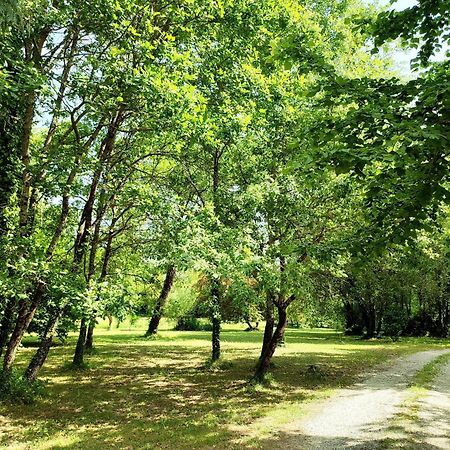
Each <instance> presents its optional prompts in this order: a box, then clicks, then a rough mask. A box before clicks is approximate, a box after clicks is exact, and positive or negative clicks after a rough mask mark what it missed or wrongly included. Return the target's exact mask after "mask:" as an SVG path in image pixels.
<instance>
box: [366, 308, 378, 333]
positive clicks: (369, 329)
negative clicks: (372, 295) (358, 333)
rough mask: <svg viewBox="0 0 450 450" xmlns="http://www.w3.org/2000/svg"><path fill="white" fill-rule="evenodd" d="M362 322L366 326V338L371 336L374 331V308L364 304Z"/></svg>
mask: <svg viewBox="0 0 450 450" xmlns="http://www.w3.org/2000/svg"><path fill="white" fill-rule="evenodd" d="M363 317H364V323H365V327H366V335H365V337H366V338H367V339H370V338H373V337H374V336H375V331H376V317H375V309H374V307H373V306H366V307H365V308H364V310H363Z"/></svg>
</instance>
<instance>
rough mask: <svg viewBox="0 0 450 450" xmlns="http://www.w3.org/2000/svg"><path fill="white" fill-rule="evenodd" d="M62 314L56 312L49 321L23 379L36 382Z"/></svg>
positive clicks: (60, 311)
mask: <svg viewBox="0 0 450 450" xmlns="http://www.w3.org/2000/svg"><path fill="white" fill-rule="evenodd" d="M62 314H63V311H62V310H58V311H56V312H55V313H54V314H53V315H52V317H51V318H50V319H49V321H48V323H47V327H46V329H45V331H44V334H43V336H42V337H41V341H40V343H39V348H38V349H37V351H36V353H35V354H34V356H33V358H32V359H31V361H30V364H29V365H28V368H27V370H26V371H25V378H26V379H27V380H28V381H30V382H31V383H33V382H34V381H35V380H36V378H37V376H38V373H39V371H40V370H41V368H42V366H43V365H44V362H45V360H46V359H47V356H48V353H49V351H50V347H51V346H52V342H53V337H54V335H55V332H56V328H57V327H58V322H59V319H60V318H61V316H62Z"/></svg>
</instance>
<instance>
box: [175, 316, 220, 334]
mask: <svg viewBox="0 0 450 450" xmlns="http://www.w3.org/2000/svg"><path fill="white" fill-rule="evenodd" d="M174 330H175V331H211V330H212V325H211V324H210V323H209V322H204V321H202V320H200V319H197V317H194V316H184V317H180V318H179V319H178V322H177V324H176V325H175V328H174Z"/></svg>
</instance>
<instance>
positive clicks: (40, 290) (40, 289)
mask: <svg viewBox="0 0 450 450" xmlns="http://www.w3.org/2000/svg"><path fill="white" fill-rule="evenodd" d="M44 292H45V285H44V284H43V283H38V285H37V287H36V291H35V293H34V296H33V299H32V301H31V302H30V305H29V306H28V303H27V302H26V301H23V302H21V304H20V307H19V314H18V317H17V320H16V325H15V327H14V330H13V332H12V334H11V337H10V339H9V342H8V346H7V348H6V353H5V358H4V360H3V370H4V371H5V372H6V371H9V370H10V369H11V366H12V364H13V363H14V360H15V358H16V353H17V349H18V348H19V345H20V343H21V341H22V338H23V335H24V334H25V332H26V331H27V329H28V326H29V325H30V323H31V321H32V320H33V317H34V314H35V312H36V310H37V308H38V306H39V305H40V303H41V301H42V298H43V296H44Z"/></svg>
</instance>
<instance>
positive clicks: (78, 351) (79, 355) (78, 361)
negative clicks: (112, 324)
mask: <svg viewBox="0 0 450 450" xmlns="http://www.w3.org/2000/svg"><path fill="white" fill-rule="evenodd" d="M87 329H88V320H87V319H86V317H83V318H82V319H81V323H80V332H79V334H78V341H77V346H76V347H75V353H74V355H73V364H74V366H78V367H81V366H82V365H83V364H84V350H85V344H86V335H87Z"/></svg>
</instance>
